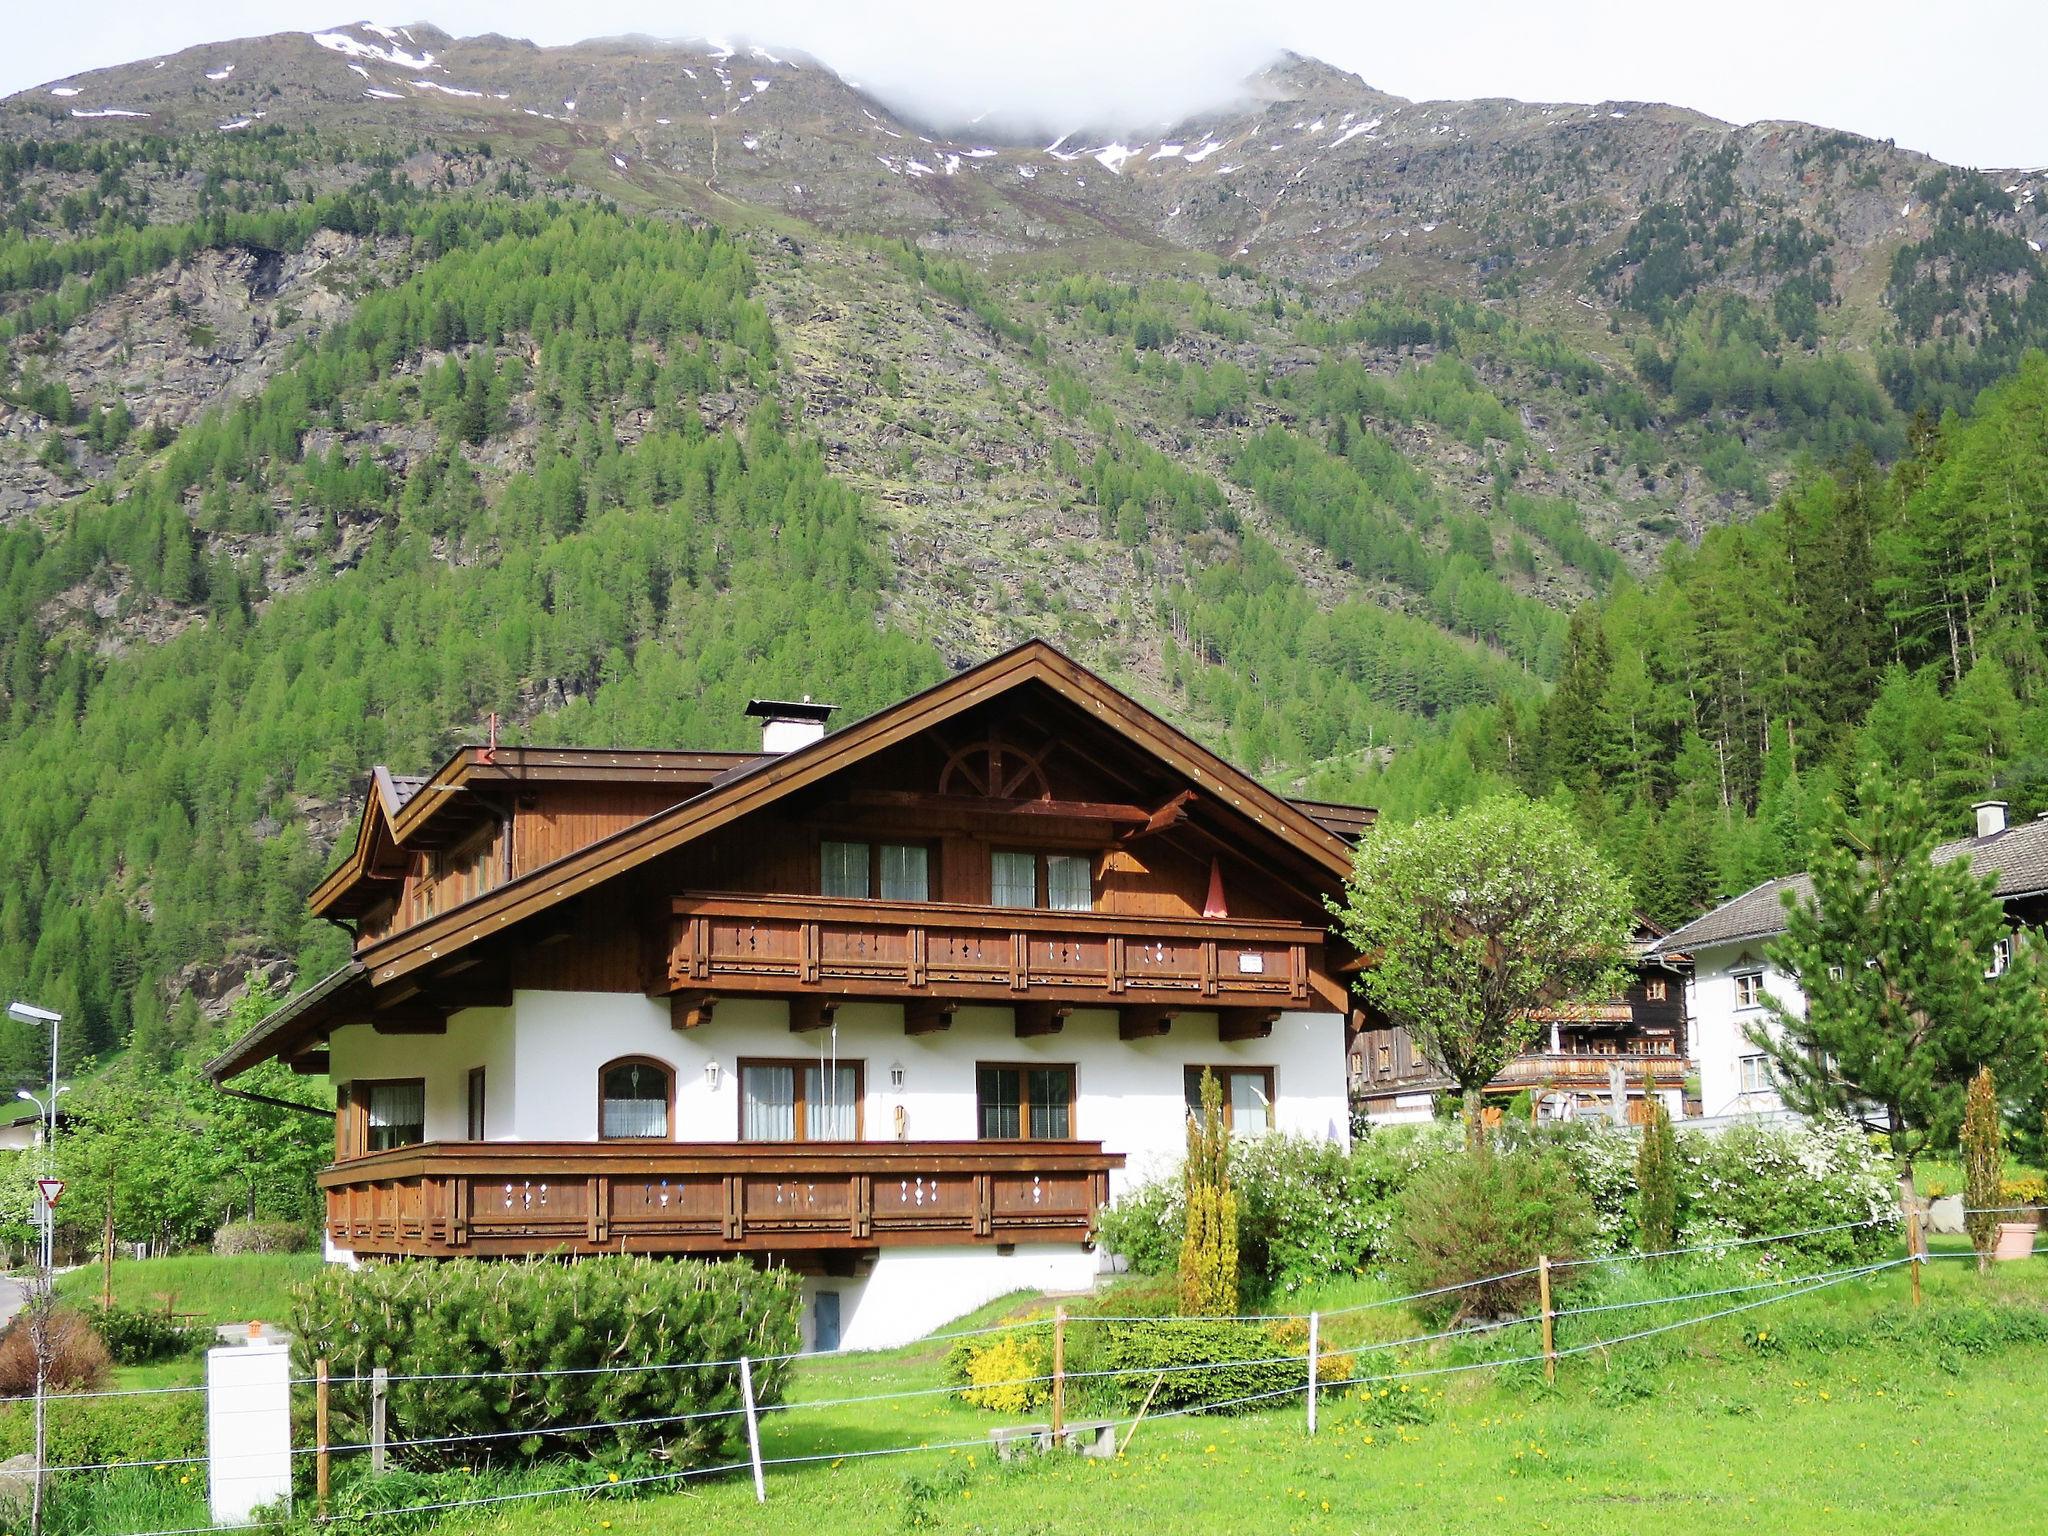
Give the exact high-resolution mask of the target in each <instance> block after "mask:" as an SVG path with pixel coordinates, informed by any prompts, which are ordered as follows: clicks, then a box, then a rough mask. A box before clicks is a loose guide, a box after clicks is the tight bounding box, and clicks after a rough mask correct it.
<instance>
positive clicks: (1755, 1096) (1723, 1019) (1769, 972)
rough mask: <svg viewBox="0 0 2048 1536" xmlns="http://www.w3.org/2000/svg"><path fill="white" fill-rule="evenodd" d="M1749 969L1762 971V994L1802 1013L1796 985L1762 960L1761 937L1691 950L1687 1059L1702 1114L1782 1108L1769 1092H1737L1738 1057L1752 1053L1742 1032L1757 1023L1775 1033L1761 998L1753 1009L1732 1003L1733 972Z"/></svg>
mask: <svg viewBox="0 0 2048 1536" xmlns="http://www.w3.org/2000/svg"><path fill="white" fill-rule="evenodd" d="M1753 970H1760V971H1762V972H1763V989H1764V991H1765V992H1766V993H1767V994H1769V995H1770V996H1771V997H1774V998H1776V999H1777V1000H1778V1001H1779V1002H1780V1003H1782V1004H1783V1005H1784V1006H1785V1007H1786V1008H1787V1009H1788V1010H1789V1011H1790V1012H1791V1013H1793V1014H1794V1015H1795V1016H1798V1017H1804V1015H1805V1013H1806V996H1805V994H1804V993H1802V992H1801V991H1800V990H1799V984H1798V983H1797V982H1796V981H1794V980H1793V979H1792V978H1791V977H1789V976H1787V975H1785V974H1784V973H1783V972H1782V971H1780V970H1778V969H1777V968H1776V967H1775V966H1773V965H1772V964H1771V963H1770V962H1769V961H1768V960H1766V959H1765V958H1764V945H1763V943H1762V942H1761V941H1756V940H1752V941H1749V942H1747V943H1741V944H1717V945H1709V946H1706V947H1703V948H1701V949H1698V950H1695V951H1694V952H1693V973H1692V977H1691V979H1690V980H1688V981H1687V982H1686V1011H1687V1014H1688V1016H1689V1018H1690V1020H1691V1023H1690V1026H1689V1030H1688V1034H1689V1037H1690V1039H1691V1042H1692V1054H1693V1060H1694V1061H1695V1062H1696V1063H1697V1064H1698V1066H1699V1070H1700V1112H1701V1113H1702V1114H1704V1115H1708V1116H1715V1115H1744V1114H1770V1113H1776V1112H1778V1111H1780V1110H1782V1109H1784V1107H1785V1105H1784V1101H1783V1100H1781V1099H1780V1098H1779V1097H1778V1095H1777V1094H1776V1093H1774V1092H1770V1091H1765V1092H1762V1093H1744V1092H1743V1091H1742V1058H1743V1057H1744V1056H1753V1055H1756V1054H1758V1050H1757V1047H1756V1046H1754V1045H1752V1044H1751V1043H1750V1042H1749V1039H1748V1036H1747V1033H1746V1031H1747V1030H1748V1029H1749V1028H1751V1027H1752V1026H1760V1027H1764V1028H1770V1029H1772V1032H1773V1035H1774V1036H1775V1033H1776V1030H1775V1027H1774V1026H1773V1025H1772V1022H1771V1013H1770V1010H1769V1009H1768V1008H1766V1007H1764V1005H1763V1004H1762V1003H1761V1002H1759V1003H1758V1004H1757V1005H1756V1006H1755V1007H1753V1008H1741V1007H1738V1006H1737V1005H1736V992H1735V977H1736V974H1737V973H1738V972H1742V971H1753Z"/></svg>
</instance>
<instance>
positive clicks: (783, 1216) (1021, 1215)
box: [320, 1141, 1124, 1257]
mask: <svg viewBox="0 0 2048 1536" xmlns="http://www.w3.org/2000/svg"><path fill="white" fill-rule="evenodd" d="M1123 1163H1124V1159H1123V1154H1122V1153H1118V1152H1105V1151H1103V1150H1102V1144H1101V1143H1100V1142H1092V1141H1003V1142H991V1141H926V1142H916V1141H912V1142H706V1143H691V1142H658V1143H645V1142H643V1143H637V1144H635V1143H619V1142H603V1143H591V1142H516V1141H506V1142H427V1143H424V1144H422V1145H419V1146H411V1147H399V1148H394V1149H393V1150H390V1151H386V1152H375V1153H371V1154H369V1155H368V1156H365V1157H358V1158H351V1159H349V1160H348V1161H346V1162H342V1163H336V1164H334V1165H333V1166H331V1167H329V1168H327V1169H326V1170H324V1171H323V1172H322V1173H321V1175H320V1185H321V1187H322V1188H323V1189H324V1190H326V1192H327V1233H328V1236H329V1237H330V1238H331V1239H332V1240H333V1243H334V1245H335V1246H336V1247H337V1248H345V1249H349V1250H351V1251H352V1252H354V1253H356V1254H358V1255H363V1256H372V1255H377V1256H393V1257H396V1256H402V1255H409V1256H413V1257H456V1256H461V1255H469V1256H475V1257H491V1256H519V1255H527V1254H545V1253H564V1252H566V1253H584V1254H587V1253H680V1254H692V1255H696V1256H699V1257H717V1256H719V1255H729V1254H771V1253H772V1254H792V1255H802V1254H815V1253H818V1252H820V1251H829V1250H849V1249H851V1250H873V1249H877V1248H885V1247H892V1246H899V1245H909V1244H936V1243H946V1244H979V1243H985V1244H989V1245H996V1244H1008V1243H1020V1242H1032V1243H1043V1242H1082V1241H1085V1240H1087V1239H1088V1237H1089V1236H1090V1234H1091V1230H1092V1227H1093V1224H1094V1220H1095V1213H1096V1212H1097V1211H1098V1210H1099V1209H1101V1207H1102V1206H1103V1205H1104V1204H1106V1203H1107V1202H1108V1199H1109V1175H1110V1172H1111V1171H1112V1170H1113V1169H1117V1168H1121V1167H1122V1166H1123Z"/></svg>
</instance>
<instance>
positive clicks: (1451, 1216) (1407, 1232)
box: [1395, 1143, 1595, 1322]
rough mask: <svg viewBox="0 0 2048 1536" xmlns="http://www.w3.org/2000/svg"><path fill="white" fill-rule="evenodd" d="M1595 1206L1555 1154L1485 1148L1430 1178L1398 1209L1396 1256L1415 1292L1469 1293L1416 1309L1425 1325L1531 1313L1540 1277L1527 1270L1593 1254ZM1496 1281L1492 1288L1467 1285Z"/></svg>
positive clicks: (1441, 1168)
mask: <svg viewBox="0 0 2048 1536" xmlns="http://www.w3.org/2000/svg"><path fill="white" fill-rule="evenodd" d="M1594 1232H1595V1226H1594V1220H1593V1205H1592V1202H1591V1201H1590V1200H1588V1199H1587V1198H1586V1192H1585V1190H1584V1189H1582V1188H1581V1187H1580V1185H1579V1183H1578V1180H1577V1179H1576V1178H1575V1177H1574V1176H1573V1174H1572V1171H1571V1169H1570V1167H1569V1166H1568V1165H1567V1164H1566V1162H1565V1160H1564V1159H1563V1158H1562V1157H1559V1156H1558V1155H1557V1154H1555V1153H1551V1152H1543V1153H1538V1152H1517V1153H1512V1154H1507V1155H1501V1154H1497V1153H1494V1152H1492V1151H1490V1150H1489V1149H1488V1148H1487V1147H1486V1146H1485V1144H1484V1143H1482V1144H1481V1145H1480V1147H1479V1148H1478V1149H1477V1150H1475V1151H1474V1152H1472V1153H1470V1154H1469V1155H1467V1156H1465V1157H1459V1158H1452V1159H1451V1160H1449V1161H1448V1162H1445V1163H1442V1164H1439V1165H1438V1166H1436V1167H1434V1168H1431V1169H1429V1170H1428V1171H1426V1172H1425V1173H1423V1174H1422V1175H1421V1177H1419V1178H1418V1179H1417V1180H1416V1181H1415V1183H1414V1184H1413V1185H1412V1186H1411V1187H1410V1188H1409V1190H1408V1193H1407V1196H1406V1197H1405V1198H1404V1199H1403V1200H1402V1202H1401V1218H1400V1223H1399V1225H1398V1226H1397V1227H1396V1229H1395V1256H1396V1259H1397V1261H1398V1262H1399V1264H1400V1269H1401V1280H1402V1283H1403V1285H1404V1287H1405V1288H1406V1289H1408V1290H1410V1291H1431V1290H1437V1289H1439V1288H1441V1287H1445V1286H1454V1285H1455V1286H1462V1287H1465V1288H1464V1289H1460V1290H1455V1291H1449V1292H1447V1293H1446V1294H1444V1295H1441V1296H1432V1297H1428V1298H1426V1299H1424V1300H1421V1301H1418V1302H1416V1303H1415V1308H1416V1310H1417V1311H1418V1312H1421V1313H1422V1314H1423V1315H1424V1316H1426V1317H1432V1318H1439V1319H1446V1320H1449V1321H1451V1322H1461V1321H1463V1320H1464V1319H1466V1318H1507V1317H1516V1316H1520V1315H1522V1314H1524V1313H1526V1312H1528V1311H1529V1310H1530V1309H1531V1307H1532V1306H1534V1304H1535V1302H1536V1297H1537V1290H1538V1284H1537V1277H1536V1276H1534V1275H1526V1274H1511V1273H1510V1272H1512V1271H1516V1270H1521V1269H1525V1268H1527V1267H1529V1266H1531V1265H1533V1264H1534V1263H1535V1262H1536V1259H1537V1257H1538V1255H1540V1254H1548V1255H1549V1256H1550V1257H1551V1258H1553V1259H1570V1258H1577V1257H1580V1256H1581V1255H1583V1254H1585V1253H1587V1252H1588V1251H1590V1249H1591V1246H1592V1242H1593V1237H1594ZM1495 1275H1506V1276H1509V1277H1508V1278H1505V1279H1499V1280H1490V1281H1489V1283H1488V1284H1485V1285H1471V1284H1469V1282H1471V1281H1475V1280H1481V1279H1487V1278H1488V1277H1491V1276H1495Z"/></svg>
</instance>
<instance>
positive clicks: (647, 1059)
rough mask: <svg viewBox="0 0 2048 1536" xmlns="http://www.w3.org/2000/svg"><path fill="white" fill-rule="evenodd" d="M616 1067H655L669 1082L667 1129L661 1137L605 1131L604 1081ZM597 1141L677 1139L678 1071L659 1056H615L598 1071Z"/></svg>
mask: <svg viewBox="0 0 2048 1536" xmlns="http://www.w3.org/2000/svg"><path fill="white" fill-rule="evenodd" d="M615 1067H653V1068H654V1069H655V1070H656V1071H658V1072H660V1073H661V1075H662V1076H663V1077H664V1078H665V1079H666V1080H667V1082H668V1093H667V1096H666V1099H665V1103H666V1105H667V1107H666V1108H665V1109H664V1110H663V1111H662V1113H663V1116H664V1118H665V1121H666V1124H667V1129H666V1130H665V1131H664V1132H663V1133H662V1134H661V1135H659V1136H608V1135H606V1134H605V1129H604V1080H605V1077H606V1075H607V1074H608V1073H610V1072H611V1071H612V1069H613V1068H615ZM597 1139H598V1140H599V1141H603V1142H613V1141H616V1142H622V1143H632V1142H656V1143H659V1142H668V1141H674V1140H675V1139H676V1069H675V1068H674V1067H673V1066H671V1065H670V1064H669V1063H668V1062H665V1061H663V1060H662V1059H661V1058H660V1057H658V1056H614V1057H613V1058H612V1059H611V1060H610V1061H608V1062H606V1063H605V1064H604V1065H603V1066H601V1067H599V1068H598V1069H597Z"/></svg>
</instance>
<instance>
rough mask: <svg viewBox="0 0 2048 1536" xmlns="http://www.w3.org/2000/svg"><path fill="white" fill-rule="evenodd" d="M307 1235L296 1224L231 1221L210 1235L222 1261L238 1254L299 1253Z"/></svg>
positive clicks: (308, 1237)
mask: <svg viewBox="0 0 2048 1536" xmlns="http://www.w3.org/2000/svg"><path fill="white" fill-rule="evenodd" d="M309 1241H310V1236H309V1234H308V1233H307V1231H306V1229H305V1228H304V1227H303V1226H301V1225H299V1223H298V1222H296V1221H231V1222H229V1223H228V1224H227V1225H226V1226H224V1227H222V1228H221V1229H220V1230H219V1231H217V1232H215V1233H214V1234H213V1251H214V1252H215V1253H216V1254H218V1255H219V1256H221V1257H222V1258H229V1257H232V1256H233V1255H235V1254H238V1253H302V1252H304V1251H305V1249H306V1247H307V1246H308V1243H309Z"/></svg>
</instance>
